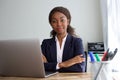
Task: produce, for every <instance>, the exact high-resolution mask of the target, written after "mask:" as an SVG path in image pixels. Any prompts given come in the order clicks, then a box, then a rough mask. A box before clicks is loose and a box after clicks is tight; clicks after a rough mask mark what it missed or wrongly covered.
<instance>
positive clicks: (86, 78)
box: [0, 73, 91, 80]
mask: <svg viewBox="0 0 120 80" xmlns="http://www.w3.org/2000/svg"><path fill="white" fill-rule="evenodd" d="M0 80H91V74H90V73H58V74H56V75H53V76H50V77H47V78H30V77H0Z"/></svg>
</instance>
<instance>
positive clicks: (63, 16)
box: [52, 16, 65, 19]
mask: <svg viewBox="0 0 120 80" xmlns="http://www.w3.org/2000/svg"><path fill="white" fill-rule="evenodd" d="M62 18H65V16H62V17H60V19H62ZM52 19H56V18H52Z"/></svg>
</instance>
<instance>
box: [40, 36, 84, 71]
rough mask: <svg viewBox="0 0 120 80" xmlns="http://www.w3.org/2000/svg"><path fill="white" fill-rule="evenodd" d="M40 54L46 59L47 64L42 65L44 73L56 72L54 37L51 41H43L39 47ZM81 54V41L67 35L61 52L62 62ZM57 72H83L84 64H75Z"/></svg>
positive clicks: (82, 51)
mask: <svg viewBox="0 0 120 80" xmlns="http://www.w3.org/2000/svg"><path fill="white" fill-rule="evenodd" d="M41 49H42V53H43V54H44V56H45V57H46V58H47V61H48V63H44V66H45V70H46V71H56V65H57V51H56V50H57V49H56V41H55V37H53V38H51V39H45V40H43V42H42V45H41ZM80 54H83V55H84V49H83V44H82V40H81V39H80V38H76V37H73V36H71V35H70V34H68V35H67V38H66V42H65V46H64V50H63V57H62V61H63V62H64V61H66V60H68V59H71V58H73V57H75V56H77V55H80ZM58 71H59V72H84V71H85V62H82V63H79V64H75V65H73V66H71V67H68V68H61V69H59V70H58Z"/></svg>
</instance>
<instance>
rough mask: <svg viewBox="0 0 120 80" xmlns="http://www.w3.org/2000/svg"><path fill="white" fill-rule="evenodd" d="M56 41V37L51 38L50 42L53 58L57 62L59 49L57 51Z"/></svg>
mask: <svg viewBox="0 0 120 80" xmlns="http://www.w3.org/2000/svg"><path fill="white" fill-rule="evenodd" d="M56 50H57V49H56V41H55V38H52V39H51V43H50V53H51V58H52V59H53V60H54V61H56V62H57V51H56Z"/></svg>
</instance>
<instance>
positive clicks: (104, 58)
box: [102, 48, 109, 61]
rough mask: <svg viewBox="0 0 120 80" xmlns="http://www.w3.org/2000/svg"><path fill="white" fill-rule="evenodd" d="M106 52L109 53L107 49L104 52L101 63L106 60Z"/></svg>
mask: <svg viewBox="0 0 120 80" xmlns="http://www.w3.org/2000/svg"><path fill="white" fill-rule="evenodd" d="M108 52H109V48H108V49H107V51H105V52H104V54H103V57H102V61H106V60H107V59H108Z"/></svg>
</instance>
